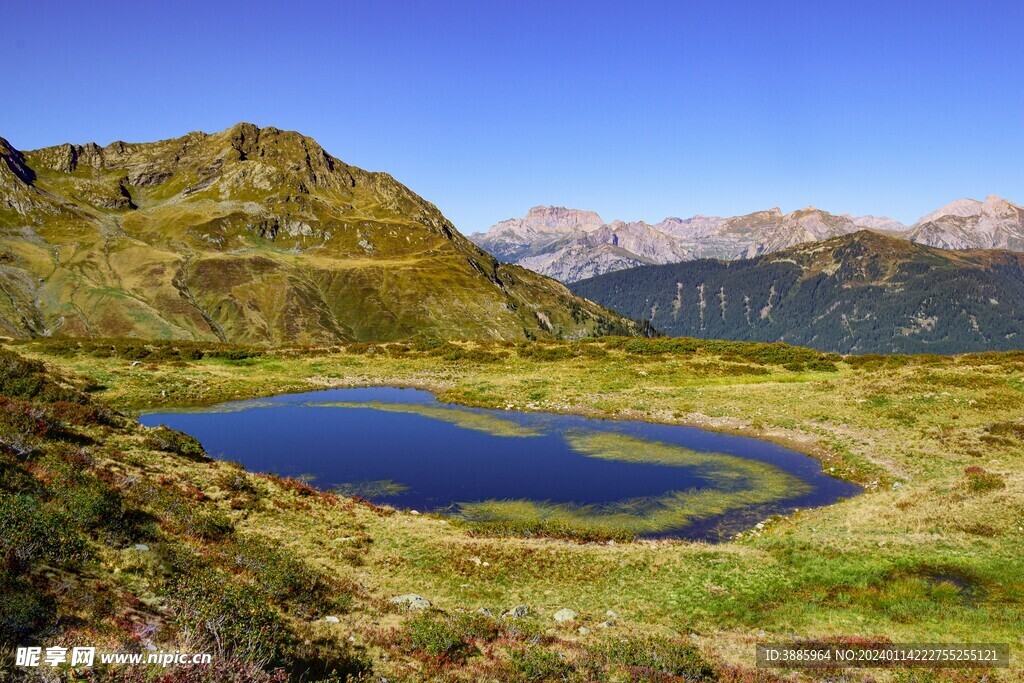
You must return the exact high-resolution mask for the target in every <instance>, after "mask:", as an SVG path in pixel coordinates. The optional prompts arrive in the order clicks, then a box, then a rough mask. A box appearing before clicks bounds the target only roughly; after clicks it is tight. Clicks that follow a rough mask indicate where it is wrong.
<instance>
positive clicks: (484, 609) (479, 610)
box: [476, 607, 494, 619]
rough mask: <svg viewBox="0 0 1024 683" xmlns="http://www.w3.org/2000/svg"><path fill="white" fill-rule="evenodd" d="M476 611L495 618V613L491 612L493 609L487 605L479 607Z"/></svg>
mask: <svg viewBox="0 0 1024 683" xmlns="http://www.w3.org/2000/svg"><path fill="white" fill-rule="evenodd" d="M476 613H477V614H482V615H484V616H485V617H488V618H490V619H493V618H494V613H493V612H491V610H489V609H487V608H486V607H481V608H480V609H478V610H477V611H476Z"/></svg>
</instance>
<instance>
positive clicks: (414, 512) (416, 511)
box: [409, 510, 420, 515]
mask: <svg viewBox="0 0 1024 683" xmlns="http://www.w3.org/2000/svg"><path fill="white" fill-rule="evenodd" d="M409 514H410V515H418V514H420V511H419V510H409Z"/></svg>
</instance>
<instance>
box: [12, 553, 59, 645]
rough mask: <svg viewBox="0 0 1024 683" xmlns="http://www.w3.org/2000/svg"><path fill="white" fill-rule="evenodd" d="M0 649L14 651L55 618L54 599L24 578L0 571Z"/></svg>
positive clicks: (45, 628)
mask: <svg viewBox="0 0 1024 683" xmlns="http://www.w3.org/2000/svg"><path fill="white" fill-rule="evenodd" d="M0 605H3V609H0V647H4V646H6V647H13V646H16V645H21V644H24V643H25V642H27V641H28V640H29V639H30V638H31V637H32V636H38V635H40V633H41V632H43V631H45V630H48V628H49V627H50V626H51V625H52V624H53V623H54V621H55V620H56V617H57V613H56V612H57V611H56V608H55V606H54V603H53V599H52V598H51V597H50V596H49V595H47V594H46V592H45V591H44V590H43V589H42V587H41V586H36V585H33V584H32V583H30V582H29V581H28V579H27V578H26V577H24V576H18V575H15V574H12V573H10V572H8V571H6V570H3V569H0Z"/></svg>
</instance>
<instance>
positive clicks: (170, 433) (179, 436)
mask: <svg viewBox="0 0 1024 683" xmlns="http://www.w3.org/2000/svg"><path fill="white" fill-rule="evenodd" d="M145 445H146V447H147V448H152V449H154V450H158V451H164V452H167V453H176V454H178V455H180V456H183V457H185V458H188V459H189V460H196V461H200V462H202V461H207V460H210V457H209V456H208V455H206V451H205V450H203V445H202V444H201V443H199V441H198V439H196V438H195V437H193V436H189V435H188V434H186V433H184V432H179V431H178V430H177V429H171V428H170V427H167V426H165V425H160V426H159V427H154V428H153V429H151V430H149V433H148V435H147V436H146V441H145Z"/></svg>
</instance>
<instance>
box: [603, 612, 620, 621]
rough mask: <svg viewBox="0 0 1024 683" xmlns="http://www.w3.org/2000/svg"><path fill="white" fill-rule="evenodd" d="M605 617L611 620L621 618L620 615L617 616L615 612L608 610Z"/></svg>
mask: <svg viewBox="0 0 1024 683" xmlns="http://www.w3.org/2000/svg"><path fill="white" fill-rule="evenodd" d="M604 615H605V616H606V617H608V618H609V619H618V618H619V615H618V614H616V613H615V612H613V611H612V610H608V611H607V612H605V613H604Z"/></svg>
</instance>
